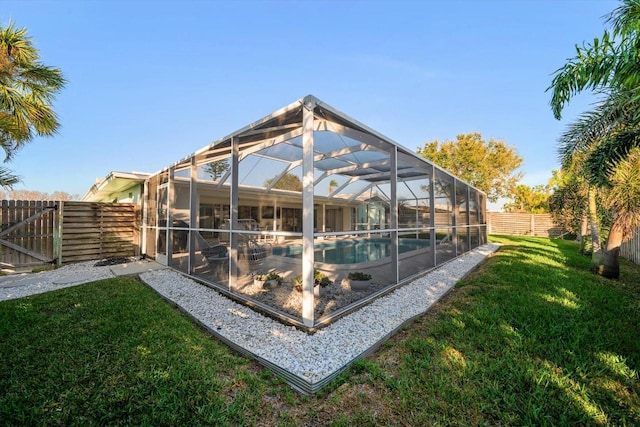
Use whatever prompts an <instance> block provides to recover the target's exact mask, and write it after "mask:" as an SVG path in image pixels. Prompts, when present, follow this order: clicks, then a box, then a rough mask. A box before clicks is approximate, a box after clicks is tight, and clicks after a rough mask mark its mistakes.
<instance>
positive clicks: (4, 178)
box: [0, 166, 20, 190]
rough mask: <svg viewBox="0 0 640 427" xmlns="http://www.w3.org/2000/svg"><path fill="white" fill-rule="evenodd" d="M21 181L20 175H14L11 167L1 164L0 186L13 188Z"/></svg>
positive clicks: (6, 188)
mask: <svg viewBox="0 0 640 427" xmlns="http://www.w3.org/2000/svg"><path fill="white" fill-rule="evenodd" d="M19 182H20V177H19V176H17V175H14V174H13V172H11V171H10V170H9V169H7V168H5V167H3V166H0V187H2V188H3V189H5V190H12V189H13V186H14V185H16V184H17V183H19Z"/></svg>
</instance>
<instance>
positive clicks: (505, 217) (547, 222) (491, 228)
mask: <svg viewBox="0 0 640 427" xmlns="http://www.w3.org/2000/svg"><path fill="white" fill-rule="evenodd" d="M563 232H564V230H563V229H562V228H561V227H558V226H556V225H555V224H554V223H553V219H552V218H551V215H550V214H528V213H514V212H487V233H488V234H508V235H518V236H538V237H552V238H555V237H560V236H561V235H562V234H563Z"/></svg>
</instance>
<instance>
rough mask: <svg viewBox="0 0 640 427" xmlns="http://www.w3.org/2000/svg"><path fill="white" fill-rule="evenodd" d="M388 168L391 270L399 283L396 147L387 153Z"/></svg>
mask: <svg viewBox="0 0 640 427" xmlns="http://www.w3.org/2000/svg"><path fill="white" fill-rule="evenodd" d="M389 156H390V159H389V160H390V166H391V170H390V171H389V173H390V175H391V194H389V198H390V199H391V200H390V202H391V207H390V208H391V209H390V210H391V218H390V220H391V268H392V269H393V271H394V272H395V275H396V280H395V283H398V282H400V270H399V268H400V265H399V263H398V197H397V193H398V192H397V188H398V147H396V146H393V149H392V150H391V152H390V153H389Z"/></svg>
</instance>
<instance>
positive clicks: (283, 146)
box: [165, 95, 484, 200]
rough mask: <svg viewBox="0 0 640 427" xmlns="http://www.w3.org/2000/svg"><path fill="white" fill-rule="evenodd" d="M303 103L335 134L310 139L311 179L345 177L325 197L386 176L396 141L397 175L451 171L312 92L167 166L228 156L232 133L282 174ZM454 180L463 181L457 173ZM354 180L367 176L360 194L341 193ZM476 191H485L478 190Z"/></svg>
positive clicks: (243, 151)
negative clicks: (356, 190)
mask: <svg viewBox="0 0 640 427" xmlns="http://www.w3.org/2000/svg"><path fill="white" fill-rule="evenodd" d="M303 108H307V109H310V110H313V112H314V124H313V127H314V132H322V131H325V132H331V133H334V134H337V135H338V137H339V139H337V140H325V141H322V140H316V141H315V143H314V168H315V169H316V170H319V171H320V172H321V175H320V176H319V177H316V179H315V182H314V184H317V183H318V182H320V181H321V180H322V179H325V178H327V177H330V176H332V175H336V174H339V175H341V176H343V177H347V179H348V182H347V183H346V184H343V185H341V186H339V187H337V188H335V189H334V190H333V191H332V192H331V193H330V194H329V195H328V197H329V198H333V197H336V198H343V199H344V198H347V199H349V200H354V199H356V198H358V197H359V196H360V195H361V194H362V193H363V192H364V191H366V189H368V188H370V187H372V186H374V185H376V184H381V183H388V182H390V181H391V176H390V174H391V162H390V159H389V157H388V156H386V155H383V154H382V152H386V153H389V152H390V151H391V150H393V149H394V147H397V152H398V162H397V177H398V179H399V180H412V179H418V178H420V177H425V176H430V175H431V174H432V166H433V167H435V169H438V170H441V171H443V172H445V173H446V174H447V175H451V176H452V174H451V173H450V172H447V171H446V170H444V169H442V168H440V167H439V166H437V165H435V164H433V163H432V162H429V161H428V160H426V159H424V158H423V157H420V156H418V155H417V154H416V153H414V152H412V151H411V150H409V149H407V148H405V147H403V146H401V145H400V144H398V143H396V142H395V141H393V140H392V139H390V138H388V137H386V136H384V135H382V134H381V133H379V132H376V131H375V130H373V129H371V128H369V127H367V126H366V125H364V124H362V123H360V122H358V121H357V120H355V119H353V118H351V117H349V116H347V115H346V114H344V113H342V112H341V111H339V110H337V109H335V108H333V107H331V106H330V105H328V104H326V103H324V102H322V101H321V100H319V99H318V98H316V97H314V96H313V95H308V96H306V97H304V98H301V99H299V100H297V101H295V102H293V103H291V104H289V105H287V106H286V107H284V108H281V109H279V110H277V111H275V112H274V113H272V114H270V115H268V116H266V117H264V118H262V119H260V120H258V121H256V122H254V123H251V124H250V125H248V126H246V127H244V128H242V129H240V130H238V131H236V132H234V133H232V134H230V135H227V136H225V137H223V138H220V139H219V140H217V141H215V142H213V143H211V144H209V145H208V146H206V147H204V148H202V149H200V150H198V151H196V152H195V153H193V154H191V155H189V156H187V157H185V158H183V159H181V160H179V161H178V162H176V163H174V164H173V165H171V166H170V167H169V168H171V167H173V168H175V169H183V168H188V167H190V165H191V162H192V159H193V158H195V162H196V164H197V165H198V166H200V165H204V164H208V163H212V162H215V161H218V160H222V159H225V158H229V157H230V156H231V143H232V140H233V139H235V140H237V143H238V146H239V152H240V160H242V159H243V158H245V157H247V156H249V155H254V156H258V157H260V156H262V157H265V158H270V159H273V160H278V161H281V162H284V163H285V164H287V166H286V168H285V169H284V170H282V171H281V173H280V174H279V175H278V177H279V178H282V177H283V176H284V175H286V174H287V172H288V171H290V170H292V169H293V168H294V167H296V166H300V165H301V164H302V161H301V160H300V159H301V157H302V154H301V153H302V138H301V136H302V133H303V125H302V115H303V113H302V110H303ZM274 146H278V149H277V150H274V149H271V148H272V147H274ZM169 168H167V169H169ZM165 170H166V169H165ZM228 174H229V171H227V176H223V177H222V179H221V180H220V182H224V181H226V179H227V178H228ZM458 180H460V181H462V180H461V179H460V178H458ZM354 181H366V182H368V183H369V186H367V187H366V189H365V190H363V191H360V192H359V193H358V194H341V190H342V189H343V188H344V187H345V186H346V185H347V184H348V183H350V182H354ZM276 182H277V180H274V181H273V182H272V183H271V185H270V186H268V187H267V188H266V191H270V190H272V188H273V186H274V185H275V184H276ZM463 182H464V181H463ZM470 187H472V186H470ZM477 191H478V192H481V193H483V192H482V191H481V190H477ZM483 194H484V193H483Z"/></svg>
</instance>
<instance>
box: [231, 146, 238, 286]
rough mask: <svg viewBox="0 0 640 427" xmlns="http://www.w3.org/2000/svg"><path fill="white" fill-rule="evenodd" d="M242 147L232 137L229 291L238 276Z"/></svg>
mask: <svg viewBox="0 0 640 427" xmlns="http://www.w3.org/2000/svg"><path fill="white" fill-rule="evenodd" d="M239 157H240V149H239V147H238V138H231V164H230V170H231V191H230V192H229V208H230V209H229V215H230V217H231V218H230V219H231V226H230V227H229V246H230V251H229V291H231V290H232V289H234V288H235V287H236V286H235V285H236V280H237V277H238V235H237V234H236V232H235V230H237V229H238V182H239V181H238V170H239V168H238V165H239Z"/></svg>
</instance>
